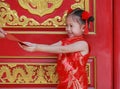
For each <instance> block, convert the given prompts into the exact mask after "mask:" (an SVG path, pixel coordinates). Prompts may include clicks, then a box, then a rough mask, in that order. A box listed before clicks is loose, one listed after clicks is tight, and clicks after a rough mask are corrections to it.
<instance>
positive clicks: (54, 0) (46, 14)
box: [0, 0, 96, 89]
mask: <svg viewBox="0 0 120 89" xmlns="http://www.w3.org/2000/svg"><path fill="white" fill-rule="evenodd" d="M78 7H80V8H82V9H85V10H87V11H88V12H90V14H91V15H93V16H94V17H95V21H94V23H90V27H91V28H90V32H89V34H91V35H93V34H96V16H95V13H96V12H95V8H96V7H95V0H0V27H2V28H3V29H4V30H5V31H7V32H8V33H10V34H13V35H14V36H16V37H17V38H18V39H20V40H22V41H30V42H35V43H45V44H51V43H54V42H56V41H58V40H61V39H63V38H65V37H66V33H65V31H64V29H65V25H66V24H65V18H66V15H67V14H68V10H70V9H75V8H78ZM56 56H57V55H55V54H49V53H42V52H34V53H30V52H25V51H24V50H22V49H21V48H20V47H19V45H18V43H17V42H15V41H11V40H8V39H0V87H3V88H6V87H7V88H11V87H17V88H20V87H29V88H31V87H35V88H37V87H38V88H41V87H56V85H57V83H58V82H59V81H58V79H57V74H56V72H55V67H56ZM86 70H87V73H88V80H89V87H90V88H93V89H95V88H96V83H95V82H96V59H95V57H90V58H89V60H88V63H87V66H86ZM50 89H51V88H50Z"/></svg>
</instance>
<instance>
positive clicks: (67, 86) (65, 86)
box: [57, 36, 89, 89]
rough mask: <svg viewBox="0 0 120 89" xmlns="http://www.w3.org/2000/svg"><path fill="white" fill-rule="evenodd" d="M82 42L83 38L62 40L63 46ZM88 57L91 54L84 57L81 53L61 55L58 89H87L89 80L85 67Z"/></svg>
mask: <svg viewBox="0 0 120 89" xmlns="http://www.w3.org/2000/svg"><path fill="white" fill-rule="evenodd" d="M82 40H84V38H83V37H82V36H80V37H73V38H68V39H65V40H62V45H69V44H71V43H74V42H77V41H82ZM88 57H89V53H88V54H87V55H85V56H83V55H81V53H80V52H74V53H63V54H59V56H58V64H57V73H58V78H59V84H58V86H57V89H87V87H88V79H87V73H86V68H85V67H86V63H87V60H88Z"/></svg>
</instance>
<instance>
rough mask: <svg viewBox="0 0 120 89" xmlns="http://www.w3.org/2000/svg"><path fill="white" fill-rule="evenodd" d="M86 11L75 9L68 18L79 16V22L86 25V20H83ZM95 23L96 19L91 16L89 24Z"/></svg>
mask: <svg viewBox="0 0 120 89" xmlns="http://www.w3.org/2000/svg"><path fill="white" fill-rule="evenodd" d="M84 11H85V10H82V9H80V8H76V9H74V10H73V11H72V12H70V13H69V14H68V16H73V17H74V16H77V17H79V21H80V22H81V23H82V24H85V23H86V20H83V19H82V13H83V12H84ZM93 21H94V17H93V16H90V17H89V18H88V19H87V22H88V24H89V23H90V22H93Z"/></svg>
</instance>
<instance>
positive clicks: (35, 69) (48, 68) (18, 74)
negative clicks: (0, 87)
mask: <svg viewBox="0 0 120 89" xmlns="http://www.w3.org/2000/svg"><path fill="white" fill-rule="evenodd" d="M89 67H90V65H89V64H88V65H87V66H86V70H87V72H88V73H89V72H90V70H89V69H90V68H89ZM55 68H56V63H44V64H42V63H0V84H57V83H58V76H57V74H56V72H55ZM89 77H90V75H89V74H88V79H89V83H90V78H89Z"/></svg>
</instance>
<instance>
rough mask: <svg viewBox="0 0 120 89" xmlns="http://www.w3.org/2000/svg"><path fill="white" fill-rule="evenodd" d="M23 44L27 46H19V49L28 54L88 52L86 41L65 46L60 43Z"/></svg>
mask: <svg viewBox="0 0 120 89" xmlns="http://www.w3.org/2000/svg"><path fill="white" fill-rule="evenodd" d="M24 43H25V44H26V45H28V46H24V45H21V47H22V48H23V49H24V50H26V51H29V52H35V51H42V52H49V53H72V52H77V51H81V52H88V44H87V42H86V41H79V42H75V43H73V44H70V45H66V46H62V45H60V44H61V42H58V43H56V44H57V45H55V44H53V45H45V44H34V43H29V42H24ZM58 44H59V45H58Z"/></svg>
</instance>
